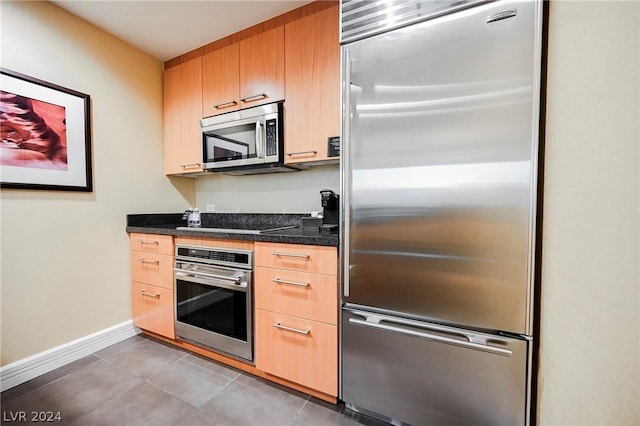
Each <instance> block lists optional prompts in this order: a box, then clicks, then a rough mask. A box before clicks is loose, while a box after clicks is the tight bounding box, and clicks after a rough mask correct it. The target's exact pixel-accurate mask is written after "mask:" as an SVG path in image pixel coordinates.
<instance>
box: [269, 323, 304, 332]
mask: <svg viewBox="0 0 640 426" xmlns="http://www.w3.org/2000/svg"><path fill="white" fill-rule="evenodd" d="M273 326H274V327H275V328H279V329H281V330H287V331H293V332H294V333H299V334H304V335H308V334H309V333H311V330H310V329H308V328H307V329H306V330H300V329H297V328H291V327H287V326H285V325H282V324H280V323H279V322H274V323H273Z"/></svg>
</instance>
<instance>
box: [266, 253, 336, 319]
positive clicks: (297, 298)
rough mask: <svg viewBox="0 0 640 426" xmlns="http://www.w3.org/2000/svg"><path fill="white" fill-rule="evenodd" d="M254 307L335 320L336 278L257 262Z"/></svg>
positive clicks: (308, 317)
mask: <svg viewBox="0 0 640 426" xmlns="http://www.w3.org/2000/svg"><path fill="white" fill-rule="evenodd" d="M254 276H255V303H256V308H258V309H266V310H269V311H274V312H282V313H284V314H288V315H292V316H297V317H301V318H307V319H311V320H315V321H319V322H325V323H329V324H334V325H337V324H338V304H337V303H335V301H336V300H337V298H338V278H337V277H336V276H335V275H323V274H311V273H308V272H298V271H289V270H286V269H273V268H265V267H262V266H257V267H256V268H255V275H254Z"/></svg>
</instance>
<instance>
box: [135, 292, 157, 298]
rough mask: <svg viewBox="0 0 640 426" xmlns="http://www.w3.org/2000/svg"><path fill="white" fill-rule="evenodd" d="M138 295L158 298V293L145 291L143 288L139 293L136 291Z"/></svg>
mask: <svg viewBox="0 0 640 426" xmlns="http://www.w3.org/2000/svg"><path fill="white" fill-rule="evenodd" d="M138 294H139V295H140V296H147V297H153V298H154V299H160V295H159V294H157V293H155V294H154V293H147V292H145V291H144V290H142V291H140V293H138Z"/></svg>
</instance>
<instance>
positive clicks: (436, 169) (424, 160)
mask: <svg viewBox="0 0 640 426" xmlns="http://www.w3.org/2000/svg"><path fill="white" fill-rule="evenodd" d="M341 34H342V51H343V67H342V68H343V80H342V81H343V135H342V140H343V149H342V152H343V154H342V166H341V169H342V193H343V211H342V221H343V223H342V225H343V227H342V229H343V240H342V241H343V242H342V248H341V251H342V282H343V284H342V292H343V294H342V301H343V305H342V307H343V309H342V337H341V377H342V381H341V394H340V397H341V399H342V400H343V401H345V403H346V404H347V406H348V407H349V408H351V409H355V410H357V411H361V412H365V413H367V414H371V415H375V416H376V417H379V418H382V419H385V420H387V421H389V422H392V423H399V422H402V423H408V424H414V425H480V424H486V425H517V424H520V425H522V424H528V423H529V421H530V417H529V415H530V401H531V395H530V392H531V368H532V365H531V362H532V346H533V343H534V340H533V339H534V336H533V326H534V312H535V309H534V293H535V291H534V288H535V284H534V282H535V277H534V266H535V235H536V223H537V220H536V205H537V193H538V191H537V187H538V183H537V181H538V178H537V177H538V146H539V141H538V139H539V135H538V129H539V104H540V80H541V78H540V74H541V43H542V2H540V1H500V0H499V1H492V2H487V1H456V0H434V1H410V0H398V1H384V2H373V1H358V0H351V1H349V0H343V1H342V4H341Z"/></svg>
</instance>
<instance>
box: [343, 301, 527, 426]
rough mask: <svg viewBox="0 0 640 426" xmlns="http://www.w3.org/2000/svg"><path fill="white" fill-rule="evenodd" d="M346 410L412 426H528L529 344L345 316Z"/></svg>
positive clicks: (366, 315)
mask: <svg viewBox="0 0 640 426" xmlns="http://www.w3.org/2000/svg"><path fill="white" fill-rule="evenodd" d="M342 321H343V352H342V366H343V369H342V380H343V383H342V396H341V398H342V399H343V400H344V402H345V403H346V404H347V407H349V408H352V409H356V410H357V411H362V412H364V413H366V414H368V415H373V416H374V417H378V418H380V419H382V420H385V421H387V422H392V423H393V424H398V423H399V422H402V423H408V424H412V425H451V426H458V425H474V426H477V425H523V424H527V423H528V418H527V412H528V409H527V399H528V396H527V394H526V389H528V386H527V377H528V374H527V360H528V356H529V355H528V353H529V350H530V342H528V341H526V340H518V339H511V338H504V337H501V336H494V335H489V334H483V333H476V332H469V331H465V330H462V329H455V328H452V327H444V326H438V325H435V324H429V323H421V322H417V321H411V320H405V319H401V318H394V317H390V316H382V315H379V314H373V313H368V312H364V311H349V310H343V318H342Z"/></svg>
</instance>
